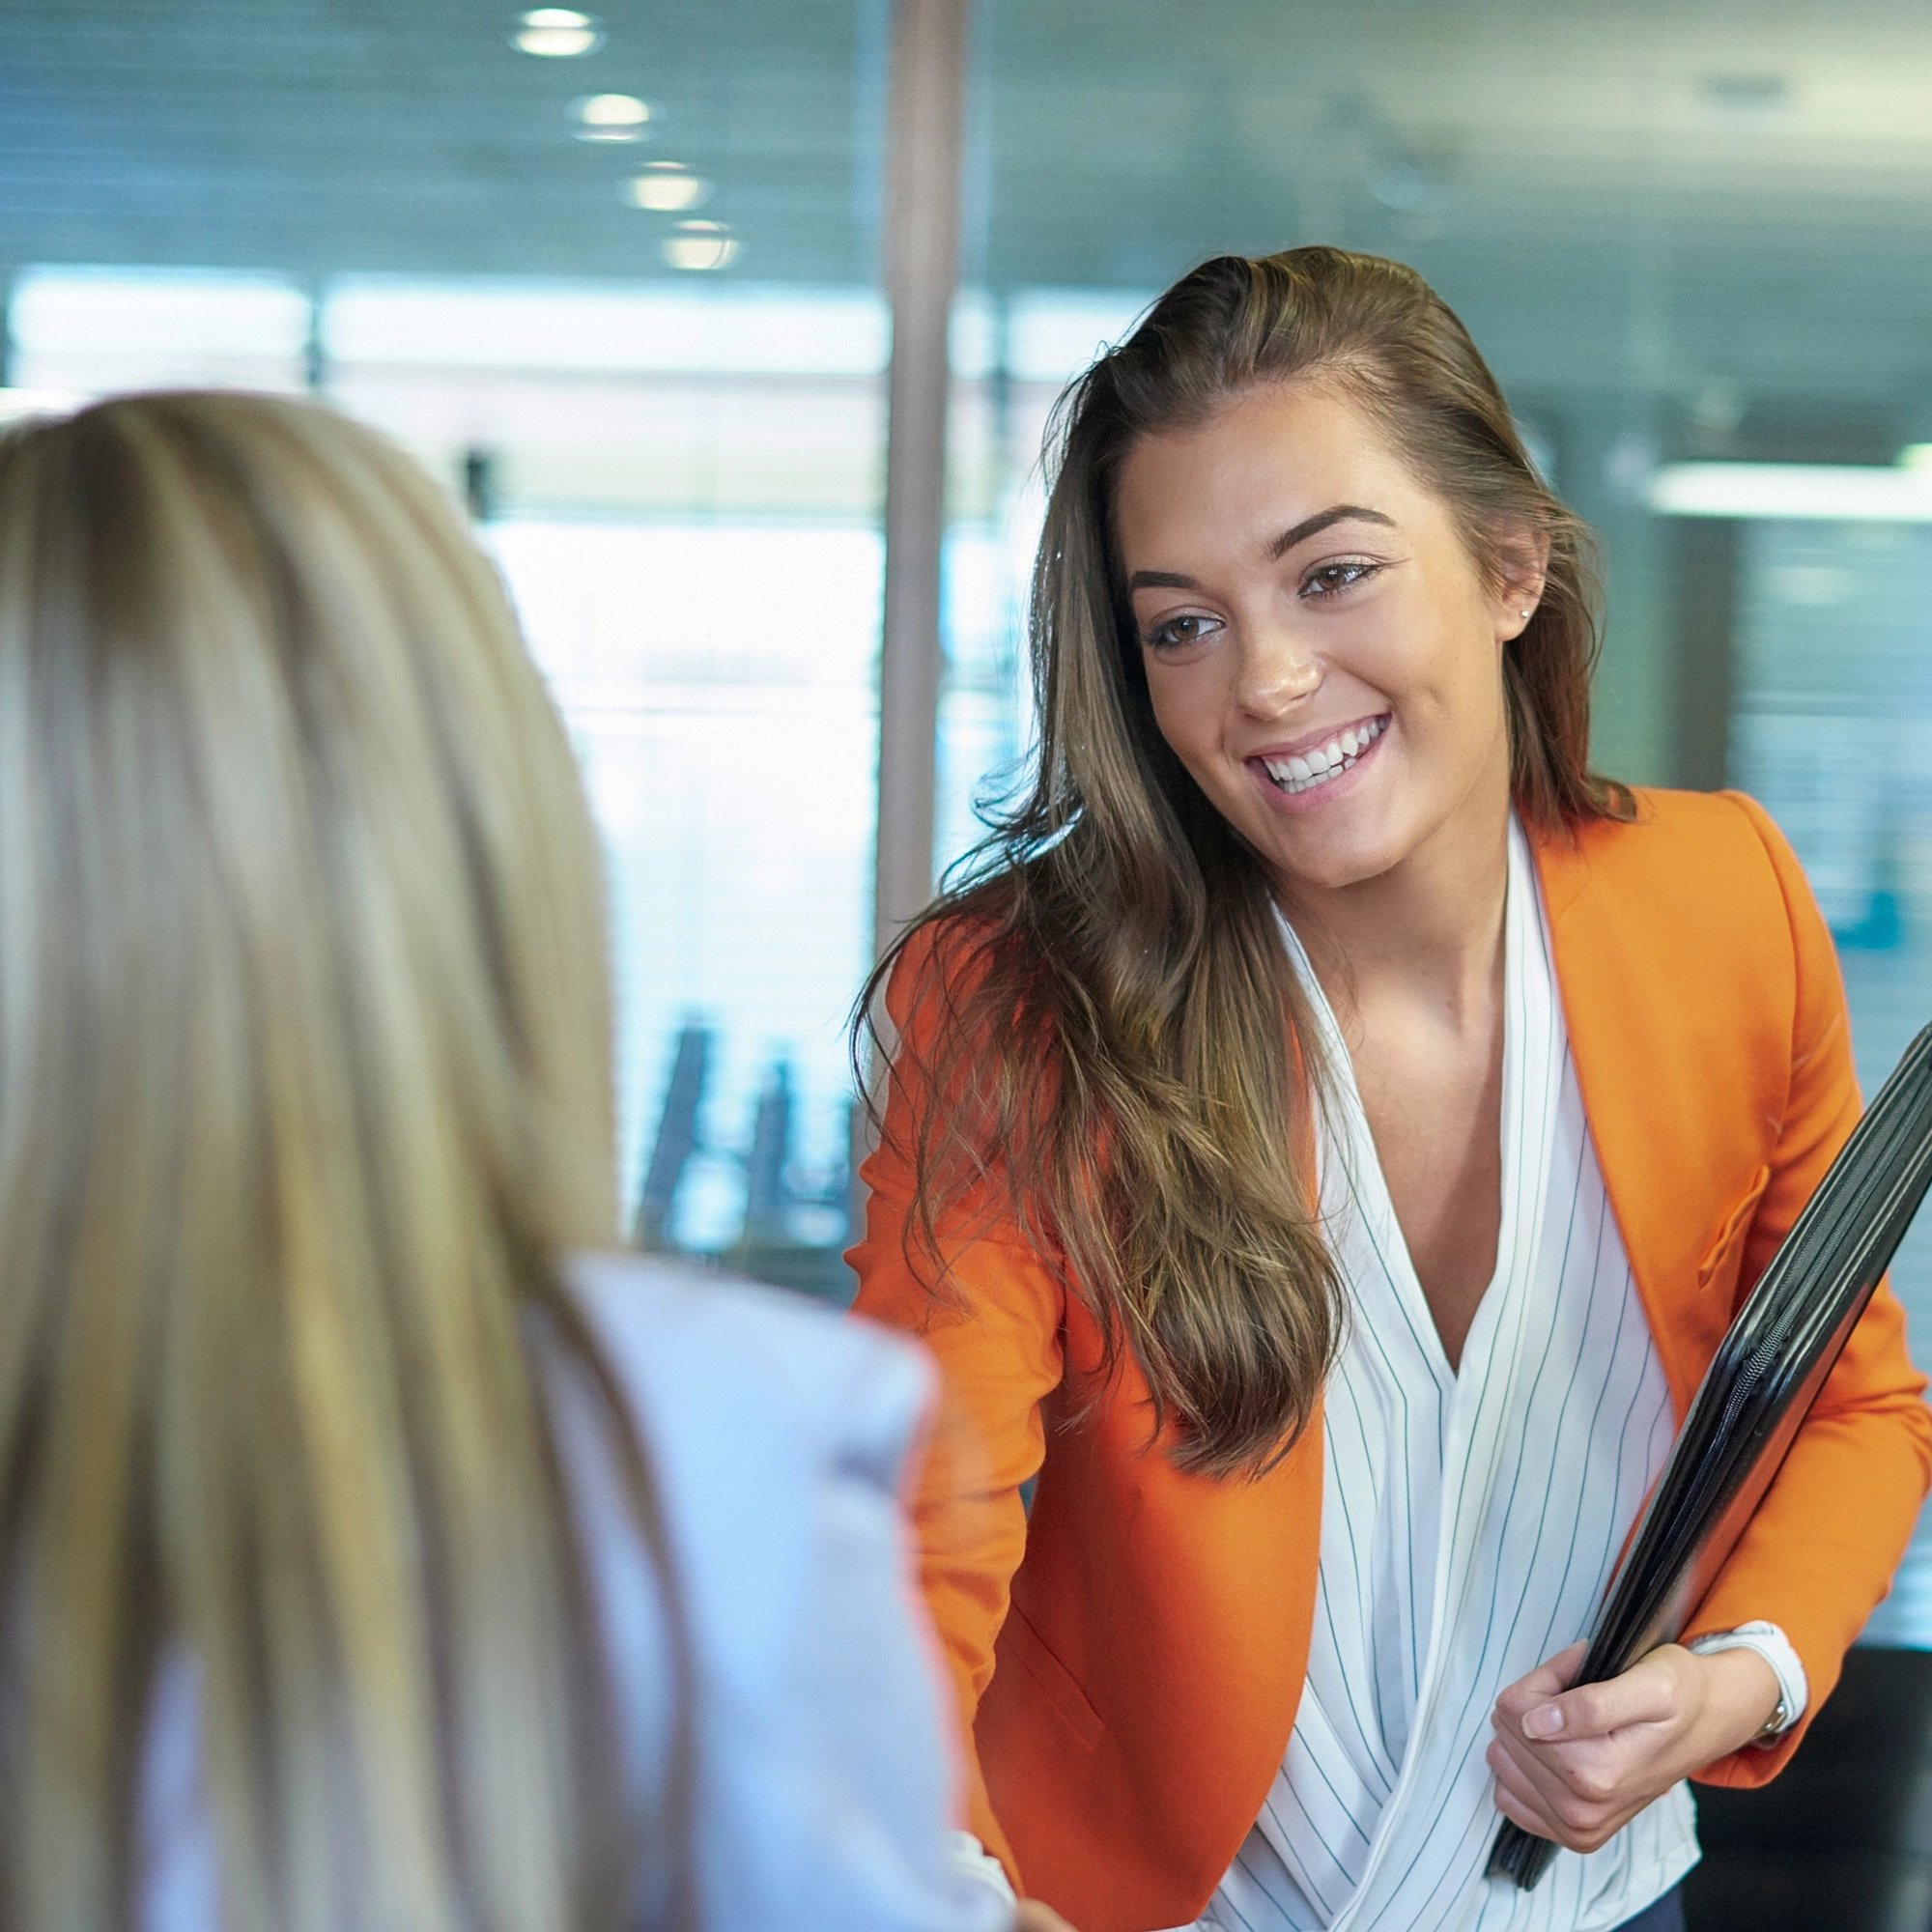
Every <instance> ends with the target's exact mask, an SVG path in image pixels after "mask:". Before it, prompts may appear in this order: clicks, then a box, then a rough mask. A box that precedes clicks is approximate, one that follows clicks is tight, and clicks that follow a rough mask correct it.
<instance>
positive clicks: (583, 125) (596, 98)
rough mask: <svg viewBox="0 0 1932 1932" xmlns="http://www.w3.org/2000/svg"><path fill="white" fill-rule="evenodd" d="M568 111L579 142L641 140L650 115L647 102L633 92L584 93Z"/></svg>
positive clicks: (571, 104) (573, 102) (572, 103)
mask: <svg viewBox="0 0 1932 1932" xmlns="http://www.w3.org/2000/svg"><path fill="white" fill-rule="evenodd" d="M570 111H571V114H572V116H573V117H574V118H575V119H576V122H577V138H578V139H579V140H580V141H641V140H642V139H643V138H644V132H645V128H644V124H645V123H646V122H647V121H649V119H650V118H651V110H650V107H649V105H648V103H647V102H645V101H642V100H639V99H638V97H637V96H636V95H635V94H586V95H585V96H584V97H583V98H582V99H581V100H573V101H572V102H571V103H570Z"/></svg>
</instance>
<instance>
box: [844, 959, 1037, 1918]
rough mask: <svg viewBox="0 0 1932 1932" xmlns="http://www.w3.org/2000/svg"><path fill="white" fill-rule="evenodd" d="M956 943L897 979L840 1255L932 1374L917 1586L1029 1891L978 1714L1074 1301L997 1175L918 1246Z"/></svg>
mask: <svg viewBox="0 0 1932 1932" xmlns="http://www.w3.org/2000/svg"><path fill="white" fill-rule="evenodd" d="M948 971H949V960H948V949H947V948H946V946H945V944H944V942H943V941H936V940H935V939H934V938H933V937H932V935H931V934H930V932H929V931H928V932H926V933H922V934H921V935H919V937H918V938H917V939H916V940H915V942H914V943H913V944H912V945H909V946H908V947H907V949H906V951H905V952H904V953H903V954H902V955H901V957H900V960H899V963H898V966H897V967H896V969H895V972H894V974H893V976H892V980H891V983H890V985H889V987H888V991H887V1011H888V1013H889V1015H890V1017H891V1019H892V1022H893V1025H894V1027H895V1030H896V1032H897V1036H898V1042H899V1049H898V1051H897V1053H896V1054H895V1066H894V1072H893V1077H892V1081H891V1084H890V1087H889V1090H888V1094H887V1099H886V1112H885V1122H884V1126H883V1131H882V1132H881V1135H880V1140H879V1148H878V1151H876V1152H875V1153H874V1154H873V1155H872V1156H871V1158H870V1159H869V1160H867V1162H866V1164H865V1166H864V1167H863V1168H862V1169H861V1176H862V1178H863V1179H864V1180H865V1181H866V1183H867V1189H868V1195H867V1207H866V1231H865V1236H864V1238H863V1239H862V1240H861V1241H859V1243H858V1244H857V1245H856V1246H855V1247H853V1248H851V1249H850V1250H848V1252H847V1255H846V1259H847V1261H849V1262H850V1264H852V1267H853V1268H854V1270H855V1271H856V1272H857V1274H858V1276H859V1293H858V1298H857V1300H856V1302H855V1303H854V1312H855V1313H857V1314H860V1315H863V1316H867V1317H869V1318H870V1319H871V1320H873V1321H881V1322H885V1323H888V1324H889V1325H891V1326H893V1327H896V1328H901V1329H904V1330H906V1331H907V1332H908V1333H910V1334H913V1335H916V1336H918V1337H919V1338H920V1339H921V1340H922V1341H923V1342H924V1343H925V1345H926V1346H927V1348H928V1349H930V1350H931V1351H932V1353H933V1356H934V1357H935V1358H936V1360H937V1362H938V1365H939V1371H940V1388H939V1396H938V1400H937V1403H936V1405H935V1408H934V1413H933V1422H932V1428H931V1434H930V1437H929V1440H928V1443H927V1447H926V1454H925V1458H924V1462H923V1467H922V1470H921V1473H920V1475H919V1477H918V1479H917V1481H916V1483H915V1485H914V1488H913V1492H912V1494H911V1497H910V1499H909V1500H910V1507H911V1512H912V1518H913V1524H914V1534H915V1540H916V1544H917V1549H918V1565H919V1577H920V1584H921V1587H922V1589H923V1592H924V1596H925V1601H926V1605H927V1608H928V1609H929V1611H930V1613H931V1616H932V1621H933V1624H934V1626H935V1628H936V1630H937V1631H938V1634H939V1641H940V1646H941V1650H942V1652H943V1654H944V1659H945V1663H946V1668H947V1671H948V1674H949V1676H950V1678H951V1680H952V1690H953V1693H954V1695H955V1697H956V1698H957V1701H958V1711H959V1728H960V1734H961V1736H962V1738H963V1739H964V1741H965V1749H966V1765H965V1774H966V1780H965V1781H966V1806H965V1809H966V1825H967V1829H968V1830H970V1831H971V1832H973V1833H975V1834H976V1835H977V1836H978V1837H979V1839H980V1842H981V1843H982V1844H983V1845H985V1847H986V1848H987V1850H989V1851H990V1852H991V1853H992V1854H993V1855H994V1856H995V1857H996V1858H997V1859H999V1861H1001V1863H1002V1864H1003V1865H1005V1867H1006V1869H1007V1872H1008V1875H1009V1877H1010V1878H1011V1879H1012V1881H1013V1885H1014V1889H1016V1890H1021V1891H1023V1890H1024V1888H1023V1886H1022V1885H1021V1880H1020V1874H1019V1870H1018V1866H1017V1863H1016V1861H1015V1860H1014V1858H1013V1854H1012V1848H1011V1846H1010V1844H1009V1842H1008V1839H1007V1835H1006V1833H1005V1832H1003V1831H1002V1830H1001V1827H1000V1824H999V1820H998V1819H997V1818H996V1817H995V1816H994V1815H993V1810H992V1806H991V1804H990V1803H989V1801H988V1799H987V1796H986V1786H985V1781H984V1779H983V1777H982V1776H981V1775H980V1766H979V1760H978V1756H977V1753H976V1752H975V1750H974V1747H973V1734H974V1719H975V1717H976V1716H977V1714H978V1711H979V1707H980V1697H981V1695H982V1694H983V1693H984V1691H985V1689H986V1686H987V1685H988V1684H989V1683H990V1682H991V1681H992V1676H993V1647H994V1644H995V1642H996V1640H997V1638H998V1636H999V1634H1000V1627H1001V1625H1002V1624H1004V1623H1005V1621H1006V1616H1007V1607H1008V1604H1009V1596H1010V1588H1011V1583H1012V1577H1013V1573H1014V1572H1015V1571H1016V1570H1017V1569H1018V1568H1019V1565H1020V1560H1021V1558H1022V1557H1023V1556H1024V1554H1025V1553H1026V1507H1025V1504H1024V1503H1023V1501H1022V1499H1021V1488H1022V1485H1023V1484H1025V1483H1026V1482H1028V1481H1029V1480H1030V1479H1031V1478H1032V1477H1033V1476H1035V1475H1036V1474H1037V1473H1038V1470H1039V1466H1040V1463H1042V1461H1043V1460H1044V1457H1045V1433H1044V1427H1043V1424H1042V1421H1041V1415H1040V1405H1041V1402H1042V1400H1043V1399H1044V1398H1045V1397H1047V1396H1048V1395H1049V1394H1051V1392H1052V1391H1053V1390H1054V1389H1055V1388H1057V1387H1058V1386H1059V1384H1060V1381H1061V1377H1062V1370H1063V1361H1064V1350H1065V1335H1064V1316H1065V1291H1064V1287H1063V1285H1062V1283H1061V1281H1060V1279H1059V1278H1058V1276H1057V1274H1056V1272H1055V1270H1053V1269H1051V1268H1050V1267H1049V1266H1047V1265H1046V1264H1045V1263H1043V1262H1042V1260H1041V1259H1040V1257H1039V1256H1038V1255H1037V1253H1036V1252H1035V1251H1034V1249H1033V1248H1032V1247H1031V1246H1030V1245H1029V1244H1028V1243H1027V1242H1026V1240H1025V1239H1024V1238H1022V1236H1021V1234H1020V1232H1019V1230H1018V1229H1017V1228H1016V1227H1015V1226H1014V1225H1013V1224H1012V1222H1011V1220H1010V1219H1009V1217H1008V1216H1007V1215H1006V1214H1005V1213H1004V1211H1003V1209H1002V1207H1001V1203H1000V1199H999V1193H998V1188H999V1182H998V1180H997V1179H994V1180H992V1181H990V1182H987V1183H984V1184H982V1186H981V1188H980V1190H979V1191H978V1193H977V1194H974V1195H970V1196H968V1197H967V1198H965V1199H964V1200H962V1201H960V1202H959V1203H957V1204H956V1205H955V1206H954V1207H953V1208H952V1209H951V1210H949V1211H948V1212H947V1213H946V1214H944V1215H943V1216H941V1217H940V1219H939V1221H938V1225H937V1227H936V1228H935V1230H934V1233H935V1234H936V1235H937V1236H938V1240H937V1246H938V1249H939V1252H940V1253H941V1254H943V1255H944V1257H945V1261H946V1266H945V1269H944V1272H943V1278H942V1275H941V1270H940V1269H939V1268H938V1267H937V1266H936V1265H935V1264H934V1262H933V1261H932V1259H931V1258H930V1257H929V1256H928V1255H927V1254H926V1253H925V1251H924V1244H923V1242H922V1241H921V1240H920V1238H919V1237H918V1231H917V1229H916V1226H915V1222H914V1218H913V1212H912V1208H913V1164H912V1159H911V1154H910V1136H911V1132H912V1128H913V1124H914V1122H915V1121H916V1120H917V1118H918V1117H919V1112H920V1110H921V1109H923V1106H924V1105H925V1102H926V1099H927V1097H928V1096H927V1092H926V1089H925V1086H924V1084H923V1083H924V1074H923V1060H924V1048H925V1046H926V1045H927V1043H928V1041H929V1040H930V1038H931V1035H932V1029H933V1022H934V1018H935V1015H936V1013H937V1011H938V1009H939V1005H940V1003H941V1001H942V1000H944V999H945V998H946V997H947V996H948V989H947V986H946V985H945V983H944V977H945V976H946V974H947V973H948Z"/></svg>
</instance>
